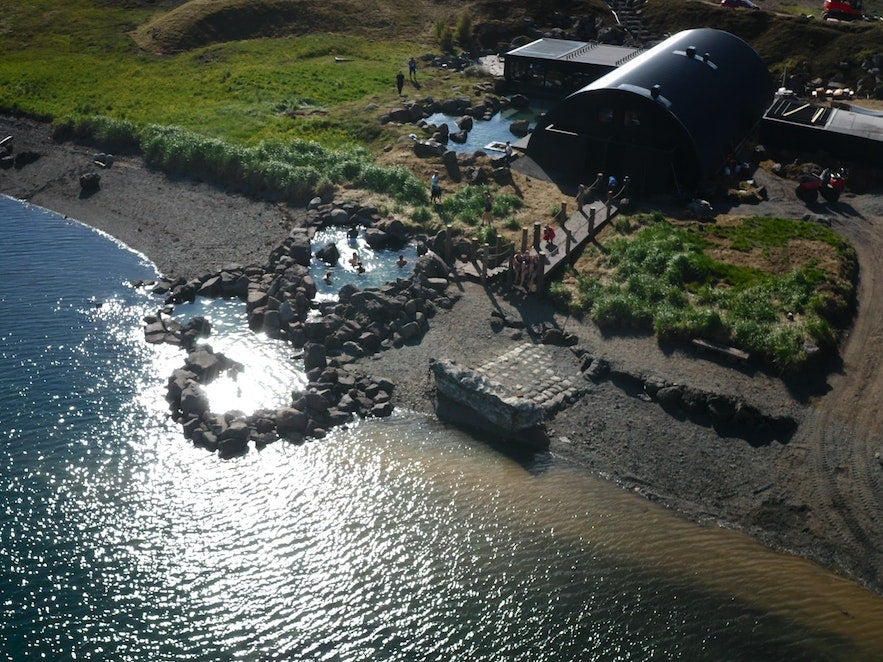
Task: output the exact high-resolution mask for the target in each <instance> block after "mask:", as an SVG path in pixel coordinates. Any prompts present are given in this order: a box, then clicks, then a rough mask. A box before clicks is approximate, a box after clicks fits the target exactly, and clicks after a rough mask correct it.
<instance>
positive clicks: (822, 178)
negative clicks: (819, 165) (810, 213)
mask: <svg viewBox="0 0 883 662" xmlns="http://www.w3.org/2000/svg"><path fill="white" fill-rule="evenodd" d="M846 175H847V173H846V170H845V169H843V168H838V169H836V170H829V169H827V168H826V169H825V170H822V171H821V172H817V171H815V170H813V171H810V172H805V173H804V174H802V175H801V176H800V179H799V180H798V184H797V188H796V189H795V191H794V192H795V193H796V194H797V197H798V198H799V199H801V200H803V202H806V203H811V202H815V201H816V200H818V199H819V195H820V194H821V196H822V197H823V198H824V199H825V200H827V201H828V202H837V201H838V200H839V199H840V194H841V193H843V190H844V189H845V188H846Z"/></svg>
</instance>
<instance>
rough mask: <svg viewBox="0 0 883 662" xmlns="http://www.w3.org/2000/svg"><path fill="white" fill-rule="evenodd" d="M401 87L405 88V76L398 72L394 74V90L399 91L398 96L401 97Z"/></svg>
mask: <svg viewBox="0 0 883 662" xmlns="http://www.w3.org/2000/svg"><path fill="white" fill-rule="evenodd" d="M403 87H405V74H403V73H402V72H401V71H400V72H399V73H397V74H396V88H397V89H398V91H399V96H402V88H403Z"/></svg>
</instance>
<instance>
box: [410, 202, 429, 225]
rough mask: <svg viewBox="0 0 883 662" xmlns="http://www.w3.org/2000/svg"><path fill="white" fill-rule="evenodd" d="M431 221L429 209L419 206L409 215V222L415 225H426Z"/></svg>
mask: <svg viewBox="0 0 883 662" xmlns="http://www.w3.org/2000/svg"><path fill="white" fill-rule="evenodd" d="M431 219H432V211H431V210H430V209H429V207H424V206H420V207H417V208H415V209H414V211H413V212H412V213H411V220H412V221H414V222H415V223H416V224H417V225H426V224H427V223H429V221H430V220H431Z"/></svg>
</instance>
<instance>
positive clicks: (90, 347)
mask: <svg viewBox="0 0 883 662" xmlns="http://www.w3.org/2000/svg"><path fill="white" fill-rule="evenodd" d="M0 232H3V234H4V236H5V237H7V239H8V241H7V242H5V243H4V244H3V246H2V247H0V303H2V304H3V306H4V309H5V310H7V311H12V312H11V314H7V315H6V316H4V317H2V318H0V340H2V343H0V374H2V375H3V384H4V388H3V390H2V391H0V408H2V409H0V414H2V420H3V421H4V428H3V431H2V433H0V434H2V435H3V438H4V440H5V442H6V443H5V447H4V450H5V455H4V456H2V457H0V514H2V518H0V657H4V659H5V658H8V659H14V660H19V659H73V658H74V657H76V659H94V660H104V659H113V660H145V659H149V660H181V659H186V660H218V659H279V660H290V659H300V660H307V659H319V660H346V661H349V660H402V661H411V660H448V659H464V660H473V659H500V660H503V659H505V660H509V659H524V660H527V659H529V660H540V661H543V660H549V661H552V660H555V661H557V660H583V659H622V660H645V659H652V658H663V659H690V660H694V659H697V660H746V659H750V660H782V659H850V660H852V659H879V658H880V657H881V652H883V628H881V627H880V624H881V623H883V599H881V598H880V597H878V596H874V595H872V594H870V593H868V592H866V591H864V590H863V589H861V588H860V587H858V586H856V585H855V584H853V583H850V582H848V581H846V580H844V579H842V578H839V577H837V576H835V575H833V574H831V573H829V572H826V571H824V570H822V569H821V568H819V567H817V566H815V565H813V564H811V563H808V562H806V561H803V560H801V559H798V558H795V557H791V556H785V555H780V554H776V553H774V552H771V551H769V550H766V549H764V548H762V547H760V546H759V545H757V544H756V543H755V542H753V541H752V540H750V539H748V538H747V537H745V536H743V535H741V534H739V533H736V532H733V531H729V530H723V529H718V528H715V527H699V526H696V525H693V524H690V523H688V522H685V521H683V520H681V519H680V518H678V517H677V516H676V515H674V514H673V513H671V512H669V511H666V510H663V509H661V508H659V507H657V506H655V505H654V504H652V503H650V502H648V501H646V500H644V499H641V498H639V497H637V496H635V495H633V494H630V493H627V492H624V491H622V490H620V489H619V488H618V487H616V486H615V485H612V484H610V483H607V482H604V481H600V480H597V479H595V478H592V477H591V476H589V475H587V473H586V472H585V471H584V470H580V469H578V468H575V467H573V466H570V465H568V464H566V463H563V462H561V461H560V460H558V459H556V458H554V457H551V456H549V455H544V454H539V455H532V454H513V455H507V454H504V453H501V452H499V451H498V450H496V449H494V448H492V447H491V446H489V445H486V444H485V443H483V442H481V441H478V440H475V439H473V438H471V437H469V436H468V435H465V434H462V433H460V432H458V431H456V430H452V429H450V428H448V427H446V426H444V425H442V424H440V423H438V422H437V421H435V420H434V419H432V418H430V417H426V416H422V415H418V414H413V413H409V412H404V411H397V412H396V413H395V414H394V415H393V417H392V418H390V419H384V420H369V421H362V422H359V423H358V424H354V425H352V426H350V427H348V428H346V429H338V430H335V431H333V432H332V433H331V434H330V435H329V436H328V437H327V438H326V439H323V440H314V441H308V442H306V443H303V444H299V445H295V444H290V443H287V442H282V441H280V442H277V443H274V444H271V445H269V446H267V447H266V448H263V449H262V450H260V451H257V450H255V449H251V450H250V451H249V452H248V453H247V454H246V455H244V456H241V457H236V458H230V459H220V458H219V457H218V456H217V455H215V454H210V453H208V452H206V451H205V450H203V449H200V448H196V447H194V446H193V445H192V444H191V443H190V442H188V441H187V440H186V439H184V437H183V435H182V433H181V429H180V427H179V426H178V425H177V424H176V423H175V422H174V421H172V420H171V418H170V417H169V412H168V410H167V406H166V403H165V400H164V394H165V387H166V380H167V378H168V376H169V375H170V374H171V372H172V371H173V370H174V369H175V368H176V367H179V366H180V365H181V364H182V362H183V353H182V351H181V350H179V349H177V348H174V347H169V346H152V345H147V344H146V343H145V342H144V339H143V330H142V328H141V320H142V318H143V316H144V315H146V314H149V313H153V312H155V311H156V310H157V309H158V307H160V306H161V304H162V302H161V300H159V299H158V298H157V297H154V296H152V295H150V294H149V292H148V291H147V290H146V289H135V288H132V287H131V286H129V285H128V284H127V281H129V280H134V279H137V278H151V277H152V276H153V274H154V271H153V268H152V266H151V265H150V264H149V263H147V262H146V261H144V260H143V259H142V258H139V257H138V256H136V255H134V254H132V253H130V252H128V251H125V250H122V249H121V248H120V247H119V246H117V245H115V244H113V243H112V242H109V241H108V239H107V238H106V237H102V236H100V235H98V234H96V233H94V232H92V231H90V230H88V229H87V228H84V227H83V226H80V225H78V224H75V223H72V222H70V221H65V220H64V219H61V218H60V217H58V216H56V215H53V214H50V213H48V212H45V211H43V210H38V209H35V208H32V207H27V206H24V205H21V204H20V203H18V202H15V201H10V200H8V199H4V198H0ZM25 232H26V233H27V236H28V238H29V241H24V240H23V239H22V237H23V235H24V233H25ZM71 274H76V277H72V276H71ZM99 304H100V305H99ZM242 308H243V304H241V302H236V301H230V302H211V303H205V302H203V303H201V304H200V305H199V306H189V305H187V306H179V307H178V308H177V310H176V315H178V316H179V318H180V319H181V320H182V321H186V319H189V317H192V316H193V315H195V314H205V315H206V316H207V317H209V318H210V319H211V320H212V324H213V326H214V327H215V334H214V335H213V336H212V337H211V338H210V339H209V342H210V343H211V344H213V345H214V346H215V347H216V349H218V350H221V351H224V352H225V353H229V355H230V357H231V358H233V359H235V360H237V361H240V362H242V363H243V364H244V365H245V367H246V373H244V375H243V376H241V377H240V380H243V379H246V378H245V375H246V374H249V373H254V374H255V375H256V377H255V382H253V383H252V382H247V381H240V382H239V384H240V385H241V386H242V388H243V391H247V392H248V393H247V395H248V396H249V398H251V399H247V398H245V399H237V400H236V401H233V402H231V403H230V404H231V405H232V406H233V408H236V409H242V410H244V411H246V413H248V412H249V411H250V410H251V407H252V406H254V407H275V406H278V403H279V402H284V401H285V398H286V397H288V393H289V392H290V390H292V389H293V388H298V385H299V384H302V381H299V380H302V379H303V376H302V374H301V371H300V367H299V364H298V362H297V361H296V360H294V359H293V356H294V354H295V353H296V352H294V351H293V350H292V348H290V347H288V346H286V345H284V344H279V343H276V342H275V341H269V340H268V339H266V338H264V337H263V336H261V335H254V334H251V333H250V332H248V331H247V330H245V329H244V327H245V325H244V323H243V319H244V314H243V310H242ZM252 359H254V360H253V361H252ZM246 384H247V386H246ZM259 391H260V393H258V392H259ZM252 396H254V397H253V398H252ZM265 398H266V400H265ZM215 400H217V402H221V401H222V397H221V396H213V402H212V406H213V409H222V407H220V406H219V405H217V404H216V402H215ZM246 404H247V405H248V406H244V405H246Z"/></svg>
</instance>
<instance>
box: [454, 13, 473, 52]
mask: <svg viewBox="0 0 883 662" xmlns="http://www.w3.org/2000/svg"><path fill="white" fill-rule="evenodd" d="M455 32H456V37H457V43H458V44H460V46H461V48H463V49H465V50H469V47H470V45H471V44H472V19H471V18H470V16H469V13H468V12H465V11H464V12H463V13H462V14H460V17H459V18H458V19H457V27H456V29H455Z"/></svg>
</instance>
